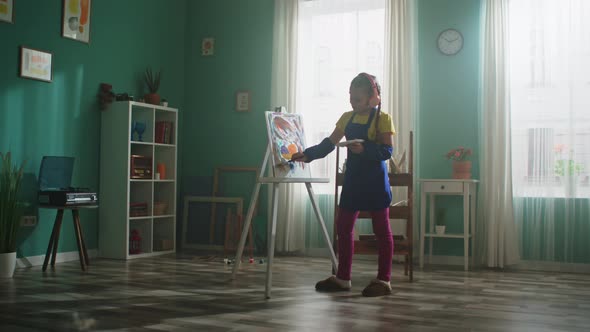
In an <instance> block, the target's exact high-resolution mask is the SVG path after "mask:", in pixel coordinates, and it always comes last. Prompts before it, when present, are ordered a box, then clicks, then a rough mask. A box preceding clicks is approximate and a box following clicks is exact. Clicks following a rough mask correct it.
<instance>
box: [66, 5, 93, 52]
mask: <svg viewBox="0 0 590 332" xmlns="http://www.w3.org/2000/svg"><path fill="white" fill-rule="evenodd" d="M90 5H91V0H63V11H62V23H61V36H62V37H64V38H69V39H73V40H77V41H80V42H83V43H89V42H90Z"/></svg>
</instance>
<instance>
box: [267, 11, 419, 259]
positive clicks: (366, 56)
mask: <svg viewBox="0 0 590 332" xmlns="http://www.w3.org/2000/svg"><path fill="white" fill-rule="evenodd" d="M414 8H415V1H414V0H392V1H388V0H297V1H292V0H276V1H275V25H274V26H275V28H274V29H275V32H274V46H273V74H272V75H273V81H272V90H273V92H272V105H273V106H278V105H285V106H287V110H288V111H289V112H297V113H300V114H302V115H303V121H304V123H305V130H306V134H307V137H306V140H307V143H308V145H313V144H317V143H319V142H320V141H321V140H322V139H323V138H324V137H327V136H328V135H329V134H330V133H331V132H332V130H334V128H335V125H336V121H337V120H338V119H339V117H340V115H341V114H342V113H344V112H346V111H349V110H350V109H351V108H350V104H349V95H348V88H349V84H350V81H351V80H352V79H353V78H354V76H356V75H357V74H358V73H359V72H369V73H371V74H373V75H376V76H377V79H378V81H379V82H380V84H381V89H382V94H383V96H384V98H383V100H384V103H383V110H384V111H387V112H389V113H390V114H391V115H392V116H393V119H394V123H395V125H396V127H397V130H398V136H397V137H396V141H395V143H396V147H397V148H396V149H397V150H399V151H403V150H404V149H407V145H408V143H409V142H408V139H409V132H410V130H412V128H413V121H414V119H413V117H412V114H413V109H414V107H415V106H414V105H415V98H416V96H414V95H412V94H411V91H414V85H415V84H416V82H415V80H414V79H413V77H416V71H415V68H416V67H415V62H414V60H413V59H414V58H415V51H414V43H413V40H414V32H415V29H414V28H413V25H414V24H415V18H414V15H415V11H414ZM390 82H393V83H392V84H390ZM341 153H342V154H341V155H342V156H343V157H342V158H341V162H343V159H344V158H345V156H346V152H345V151H344V150H342V151H341ZM335 155H336V154H335V153H332V154H330V155H329V156H328V157H326V158H324V159H322V160H316V161H314V162H313V163H312V164H311V167H312V173H313V175H314V176H315V177H328V178H330V179H333V178H334V175H335V174H334V172H335V166H336V165H335ZM281 190H283V191H281V194H280V197H282V198H283V199H282V200H281V202H280V204H281V205H280V206H281V209H280V215H279V220H281V222H280V223H279V225H278V227H277V250H280V251H290V252H292V251H299V250H301V249H303V247H305V248H308V249H309V248H312V249H313V248H319V247H324V246H325V243H324V241H323V239H322V236H321V232H320V230H319V228H318V225H317V222H316V220H315V216H314V215H313V211H312V210H311V208H310V206H309V199H308V198H307V193H306V192H305V189H304V188H303V186H301V185H292V186H286V185H284V188H282V189H281ZM314 191H315V192H316V194H317V196H318V197H317V199H318V201H319V204H320V209H321V211H322V214H323V216H324V219H325V221H326V224H327V225H328V228H329V229H330V230H331V229H332V226H333V225H332V222H333V218H334V184H333V183H329V184H323V185H320V184H314ZM302 214H304V215H303V216H302ZM303 220H305V222H303ZM357 225H358V227H363V228H368V230H370V229H371V225H370V222H367V223H359V224H357ZM395 228H396V227H395V225H394V230H395ZM400 229H403V228H401V227H400ZM363 231H364V230H363Z"/></svg>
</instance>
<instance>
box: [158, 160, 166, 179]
mask: <svg viewBox="0 0 590 332" xmlns="http://www.w3.org/2000/svg"><path fill="white" fill-rule="evenodd" d="M157 171H158V174H160V180H164V179H165V178H166V164H164V163H158V166H157Z"/></svg>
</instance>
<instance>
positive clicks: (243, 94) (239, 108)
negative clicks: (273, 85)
mask: <svg viewBox="0 0 590 332" xmlns="http://www.w3.org/2000/svg"><path fill="white" fill-rule="evenodd" d="M236 112H250V91H237V92H236Z"/></svg>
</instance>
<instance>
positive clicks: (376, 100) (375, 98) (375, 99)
mask: <svg viewBox="0 0 590 332" xmlns="http://www.w3.org/2000/svg"><path fill="white" fill-rule="evenodd" d="M361 75H363V76H365V77H366V78H367V79H368V80H369V82H370V83H371V89H372V90H373V93H372V94H371V99H369V106H371V108H375V107H377V105H379V104H381V95H380V93H379V88H378V87H377V82H375V78H373V76H372V75H369V74H367V73H361Z"/></svg>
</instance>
